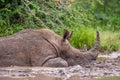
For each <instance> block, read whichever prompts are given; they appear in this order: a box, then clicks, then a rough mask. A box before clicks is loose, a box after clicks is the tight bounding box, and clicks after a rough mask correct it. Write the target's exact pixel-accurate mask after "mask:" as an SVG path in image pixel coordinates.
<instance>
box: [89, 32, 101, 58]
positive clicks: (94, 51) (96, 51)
mask: <svg viewBox="0 0 120 80" xmlns="http://www.w3.org/2000/svg"><path fill="white" fill-rule="evenodd" d="M99 50H100V34H99V31H96V43H95V45H94V47H93V48H92V49H90V50H89V52H90V54H91V55H92V56H93V57H94V58H95V59H96V58H97V56H98V54H99Z"/></svg>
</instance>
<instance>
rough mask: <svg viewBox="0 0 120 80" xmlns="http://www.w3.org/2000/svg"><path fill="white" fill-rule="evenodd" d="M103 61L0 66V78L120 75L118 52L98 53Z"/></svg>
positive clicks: (76, 78)
mask: <svg viewBox="0 0 120 80" xmlns="http://www.w3.org/2000/svg"><path fill="white" fill-rule="evenodd" d="M101 57H102V58H107V59H105V60H104V61H95V62H92V63H91V64H89V65H85V66H84V67H81V66H79V65H76V66H70V67H65V68H50V67H44V68H43V67H17V66H14V67H12V66H11V67H5V68H0V80H79V79H83V80H91V79H92V80H93V79H96V78H100V77H108V76H120V53H115V52H114V53H111V54H109V55H99V57H98V58H101Z"/></svg>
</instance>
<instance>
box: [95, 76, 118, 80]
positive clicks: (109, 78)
mask: <svg viewBox="0 0 120 80" xmlns="http://www.w3.org/2000/svg"><path fill="white" fill-rule="evenodd" d="M97 80H120V77H104V78H100V79H97Z"/></svg>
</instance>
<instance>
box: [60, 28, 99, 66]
mask: <svg viewBox="0 0 120 80" xmlns="http://www.w3.org/2000/svg"><path fill="white" fill-rule="evenodd" d="M71 36H72V32H69V31H67V30H64V33H63V38H62V41H61V52H60V56H61V57H62V58H63V59H64V60H66V61H67V63H68V65H69V66H72V65H82V64H87V63H90V62H91V61H93V60H96V58H97V56H98V54H99V48H100V37H99V32H98V31H96V43H95V45H94V47H93V48H92V49H90V50H88V51H84V52H82V51H80V50H79V49H76V48H74V47H72V46H71V45H70V43H69V40H70V38H71Z"/></svg>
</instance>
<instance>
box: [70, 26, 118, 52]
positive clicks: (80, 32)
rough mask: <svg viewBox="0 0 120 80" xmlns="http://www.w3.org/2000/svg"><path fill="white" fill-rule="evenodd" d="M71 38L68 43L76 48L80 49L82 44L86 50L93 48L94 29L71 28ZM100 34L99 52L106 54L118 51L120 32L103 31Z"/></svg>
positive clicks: (94, 39)
mask: <svg viewBox="0 0 120 80" xmlns="http://www.w3.org/2000/svg"><path fill="white" fill-rule="evenodd" d="M70 30H73V31H74V32H73V36H72V39H71V40H70V43H71V44H72V45H73V46H74V47H76V48H81V47H83V45H84V44H86V45H87V47H88V49H90V48H91V47H93V46H94V44H95V41H96V29H93V28H91V27H82V28H71V29H70ZM98 31H99V32H100V41H101V42H100V43H101V52H104V53H108V52H112V51H117V50H119V49H120V45H119V44H120V32H113V31H103V30H98Z"/></svg>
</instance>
